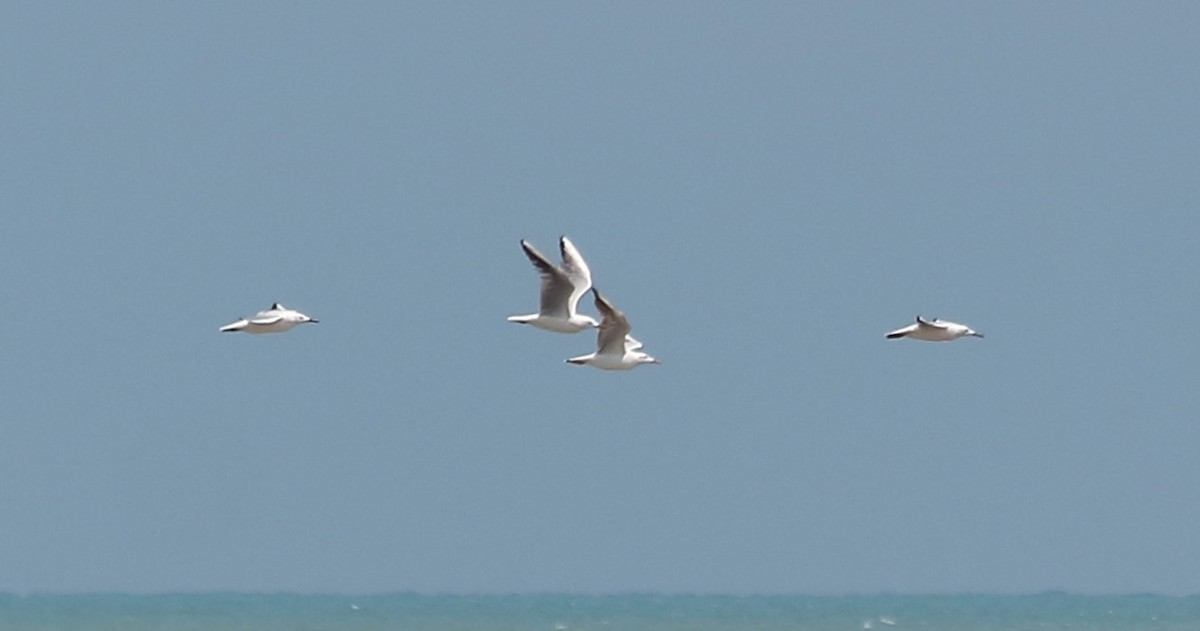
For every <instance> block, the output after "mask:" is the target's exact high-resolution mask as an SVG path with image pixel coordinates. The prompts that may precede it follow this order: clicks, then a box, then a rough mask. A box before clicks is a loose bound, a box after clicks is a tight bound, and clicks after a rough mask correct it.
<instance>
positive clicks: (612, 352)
mask: <svg viewBox="0 0 1200 631" xmlns="http://www.w3.org/2000/svg"><path fill="white" fill-rule="evenodd" d="M592 296H593V297H594V298H595V302H596V309H597V310H598V311H599V312H600V316H601V320H600V331H599V332H598V333H597V334H596V352H594V353H588V354H587V355H580V356H578V357H572V358H570V359H568V360H567V363H569V364H576V365H579V366H583V365H587V366H594V367H596V368H599V369H601V370H630V369H632V368H636V367H638V366H640V365H642V364H660V363H662V362H660V361H659V360H658V359H657V358H654V357H651V356H649V355H647V354H646V353H644V352H642V351H641V348H642V343H641V342H639V341H637V340H635V339H633V338H632V337H630V336H629V331H630V328H631V327H630V326H629V319H628V318H626V317H625V314H624V313H621V310H620V309H617V308H616V307H614V306H612V303H610V302H609V301H608V299H606V298H605V297H604V296H602V295H601V294H600V292H599V291H598V290H597V289H596V288H595V287H593V288H592Z"/></svg>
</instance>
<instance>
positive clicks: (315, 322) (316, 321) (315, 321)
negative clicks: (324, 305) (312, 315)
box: [309, 319, 321, 324]
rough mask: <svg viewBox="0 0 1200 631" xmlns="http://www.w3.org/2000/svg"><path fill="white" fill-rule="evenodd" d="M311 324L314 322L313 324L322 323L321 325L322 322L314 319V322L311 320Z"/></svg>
mask: <svg viewBox="0 0 1200 631" xmlns="http://www.w3.org/2000/svg"><path fill="white" fill-rule="evenodd" d="M309 322H312V323H313V324H320V323H321V321H320V320H316V319H314V320H309Z"/></svg>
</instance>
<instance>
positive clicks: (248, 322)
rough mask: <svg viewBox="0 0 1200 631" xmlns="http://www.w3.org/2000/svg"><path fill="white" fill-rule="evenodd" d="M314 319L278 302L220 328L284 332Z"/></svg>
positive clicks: (231, 331) (223, 330)
mask: <svg viewBox="0 0 1200 631" xmlns="http://www.w3.org/2000/svg"><path fill="white" fill-rule="evenodd" d="M305 322H312V323H313V324H316V323H317V322H318V321H317V320H314V319H312V318H310V317H308V316H306V315H304V314H303V313H300V312H299V311H296V310H295V309H288V308H287V307H285V306H283V305H281V304H279V303H278V302H277V303H275V304H273V305H271V308H270V309H267V310H265V311H259V312H258V313H256V314H254V317H253V318H242V319H241V320H238V321H236V322H230V323H229V324H226V325H225V326H223V327H221V328H220V329H219V330H220V331H221V332H222V333H236V332H238V331H245V332H246V333H256V334H257V333H283V332H284V331H288V330H290V329H291V328H292V327H294V326H296V325H297V324H304V323H305Z"/></svg>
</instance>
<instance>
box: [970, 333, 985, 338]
mask: <svg viewBox="0 0 1200 631" xmlns="http://www.w3.org/2000/svg"><path fill="white" fill-rule="evenodd" d="M971 335H972V336H974V337H983V333H972V334H971Z"/></svg>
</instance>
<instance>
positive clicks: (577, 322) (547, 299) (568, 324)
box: [508, 235, 600, 333]
mask: <svg viewBox="0 0 1200 631" xmlns="http://www.w3.org/2000/svg"><path fill="white" fill-rule="evenodd" d="M521 249H523V250H525V256H527V257H529V260H530V262H532V263H533V266H534V267H536V268H537V270H538V273H539V274H541V277H542V292H541V304H540V305H539V306H538V312H537V313H531V314H529V315H515V316H509V317H508V321H509V322H516V323H518V324H532V325H533V326H536V327H537V328H539V329H546V330H547V331H557V332H559V333H578V332H579V331H582V330H584V329H586V328H590V327H596V326H599V325H600V323H598V322H596V319H595V318H593V317H591V316H589V315H584V314H582V313H579V312H578V311H576V310H575V308H576V306H577V305H578V304H579V298H580V297H581V296H583V294H585V293H587V290H588V289H590V288H591V286H592V272H591V270H589V269H588V266H587V263H586V262H584V260H583V257H582V256H581V255H580V254H579V250H577V249H575V245H574V244H573V243H571V240H570V239H568V238H567V237H566V235H563V236H562V237H560V238H559V239H558V249H559V251H560V252H561V253H562V266H558V265H555V264H554V263H551V262H550V259H547V258H546V256H545V255H544V254H542V253H541V252H538V250H537V248H535V247H533V245H532V244H530V243H529V242H528V241H526V240H525V239H521Z"/></svg>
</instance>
